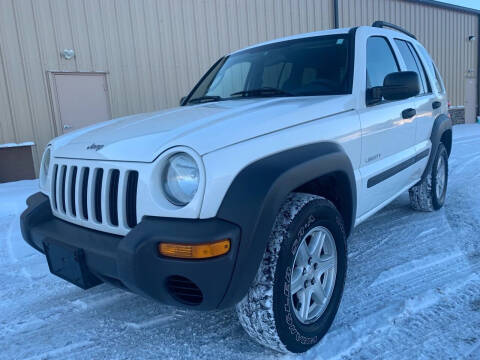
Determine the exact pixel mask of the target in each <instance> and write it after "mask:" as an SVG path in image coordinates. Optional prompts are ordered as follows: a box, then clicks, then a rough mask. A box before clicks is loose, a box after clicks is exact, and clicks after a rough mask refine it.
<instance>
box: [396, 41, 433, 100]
mask: <svg viewBox="0 0 480 360" xmlns="http://www.w3.org/2000/svg"><path fill="white" fill-rule="evenodd" d="M395 43H396V44H397V47H398V50H400V53H401V54H402V58H403V60H404V61H405V65H406V66H407V70H408V71H415V72H416V73H417V74H418V78H419V80H420V94H426V93H429V92H431V89H430V84H429V83H428V80H427V77H426V75H425V70H424V68H423V65H422V63H421V62H420V58H419V57H418V55H417V52H416V51H415V49H414V48H413V45H412V44H411V43H409V42H407V41H404V40H400V39H395Z"/></svg>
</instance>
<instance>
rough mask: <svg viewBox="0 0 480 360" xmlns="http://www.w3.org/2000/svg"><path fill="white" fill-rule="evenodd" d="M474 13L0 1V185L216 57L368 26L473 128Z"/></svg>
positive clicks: (155, 101) (364, 4) (412, 3)
mask: <svg viewBox="0 0 480 360" xmlns="http://www.w3.org/2000/svg"><path fill="white" fill-rule="evenodd" d="M479 14H480V12H479V11H475V10H472V9H466V8H461V7H457V6H451V5H445V4H443V3H438V2H436V1H431V0H43V1H37V0H0V182H2V181H7V180H13V179H18V178H26V177H32V176H34V174H35V173H38V165H39V163H40V158H41V155H42V152H43V150H44V148H45V146H46V144H47V143H48V141H49V140H50V139H51V138H53V137H55V136H58V135H61V134H64V133H68V132H69V131H72V130H74V129H76V128H79V127H82V126H85V125H88V124H91V123H93V122H97V121H102V120H106V119H108V118H111V117H118V116H123V115H128V114H133V113H138V112H148V111H154V110H158V109H162V108H166V107H172V106H176V105H177V104H178V101H179V99H180V97H181V96H183V95H185V94H186V93H187V92H188V90H189V89H190V88H192V86H193V85H194V84H195V83H196V81H197V80H198V79H199V78H200V76H201V75H202V73H204V72H205V71H206V69H208V68H209V66H210V65H211V64H212V63H213V62H214V61H215V60H216V59H218V58H219V57H220V56H221V55H223V54H225V53H227V52H230V51H233V50H236V49H239V48H242V47H245V46H247V45H249V44H254V43H257V42H261V41H266V40H269V39H273V38H277V37H283V36H287V35H291V34H297V33H303V32H309V31H315V30H321V29H327V28H333V27H335V26H337V27H350V26H357V25H370V24H371V23H372V22H373V21H374V20H385V21H389V22H392V23H396V24H398V25H401V26H403V27H405V28H406V29H408V30H409V31H411V32H413V33H415V34H416V35H417V37H418V38H419V40H420V41H421V42H422V43H424V44H425V46H426V47H427V49H428V50H429V51H430V52H431V54H432V55H433V57H434V58H435V60H436V62H437V64H438V66H439V68H440V70H441V73H442V74H443V76H444V80H445V83H446V86H447V90H448V93H449V96H450V101H451V104H452V105H453V106H458V107H465V109H466V111H465V114H466V115H465V117H466V120H467V121H474V119H475V116H476V113H477V104H478V97H477V86H478V84H479V82H478V71H477V69H478V35H479V34H478V31H479ZM30 149H31V151H30Z"/></svg>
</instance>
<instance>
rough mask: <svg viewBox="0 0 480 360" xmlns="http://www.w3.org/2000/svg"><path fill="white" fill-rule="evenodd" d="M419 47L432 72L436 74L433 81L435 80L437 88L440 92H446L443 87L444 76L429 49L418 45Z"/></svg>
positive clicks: (434, 83)
mask: <svg viewBox="0 0 480 360" xmlns="http://www.w3.org/2000/svg"><path fill="white" fill-rule="evenodd" d="M418 49H420V52H421V53H422V56H423V57H424V58H425V60H426V66H427V68H428V69H429V70H430V73H431V74H434V76H435V77H434V78H433V79H431V80H432V82H433V85H434V86H435V88H436V89H437V91H438V92H440V93H444V92H445V88H444V87H443V81H442V78H441V76H440V74H439V73H438V70H437V67H436V66H435V64H434V62H433V60H432V57H431V56H430V54H429V53H428V52H427V50H425V48H424V47H423V46H418Z"/></svg>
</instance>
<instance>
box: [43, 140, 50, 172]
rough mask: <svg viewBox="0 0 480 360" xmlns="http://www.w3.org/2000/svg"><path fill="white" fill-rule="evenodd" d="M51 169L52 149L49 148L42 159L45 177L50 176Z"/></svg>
mask: <svg viewBox="0 0 480 360" xmlns="http://www.w3.org/2000/svg"><path fill="white" fill-rule="evenodd" d="M49 168H50V148H49V147H47V149H46V150H45V152H44V153H43V159H42V169H43V177H44V178H46V177H47V176H48V169H49Z"/></svg>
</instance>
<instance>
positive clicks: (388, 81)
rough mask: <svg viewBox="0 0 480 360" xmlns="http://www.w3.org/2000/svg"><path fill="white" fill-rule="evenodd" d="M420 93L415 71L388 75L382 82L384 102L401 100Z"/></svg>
mask: <svg viewBox="0 0 480 360" xmlns="http://www.w3.org/2000/svg"><path fill="white" fill-rule="evenodd" d="M419 93H420V80H419V78H418V74H417V73H416V72H415V71H400V72H394V73H391V74H388V75H387V76H385V80H383V86H382V95H383V97H384V99H385V100H403V99H408V98H410V97H413V96H417V95H418V94H419Z"/></svg>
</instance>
